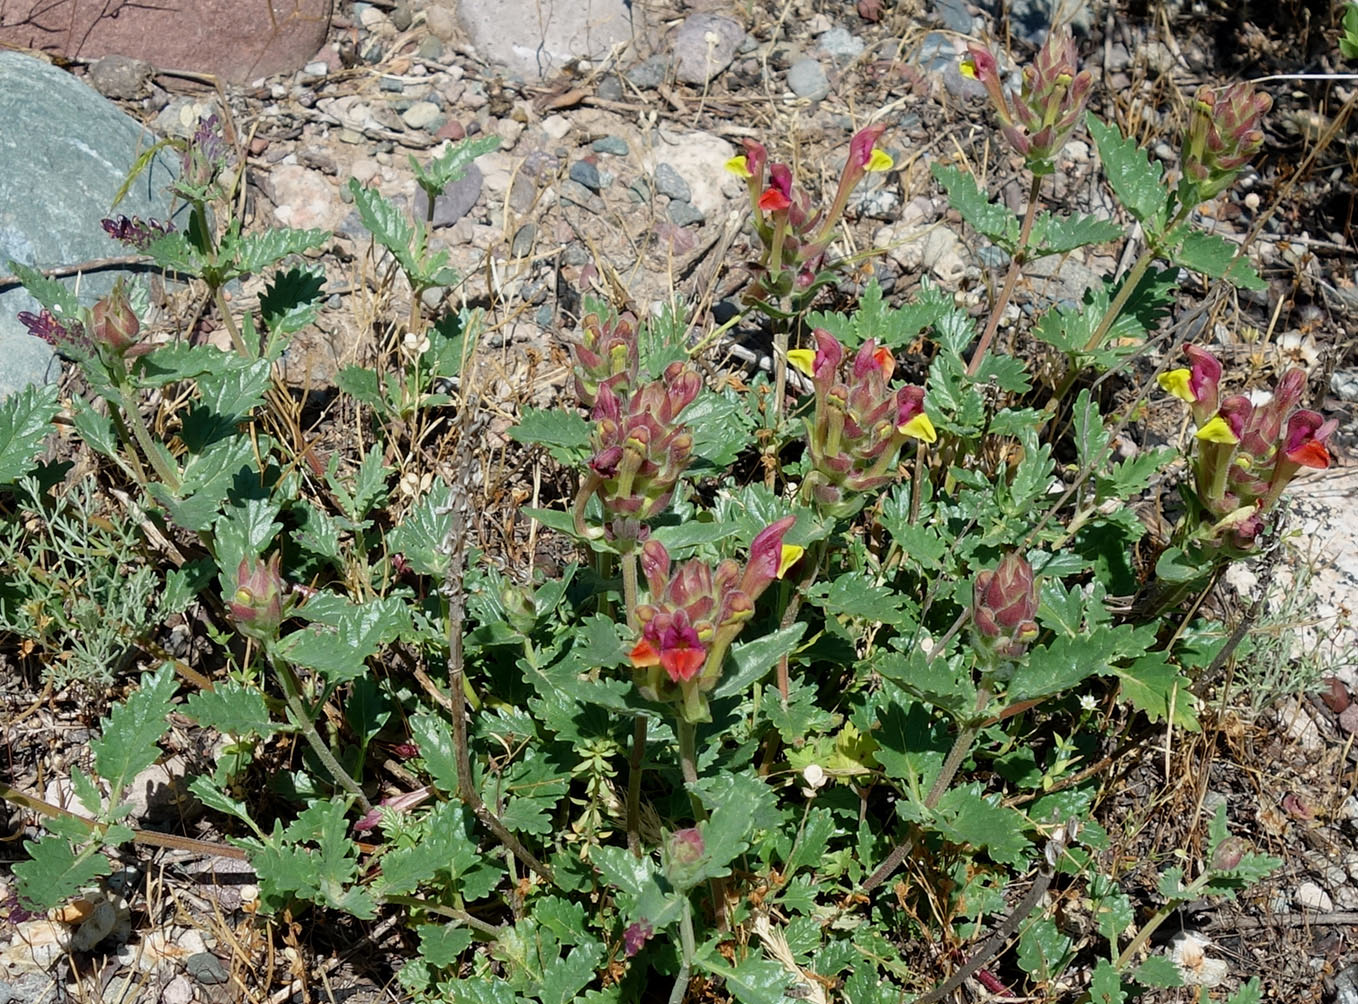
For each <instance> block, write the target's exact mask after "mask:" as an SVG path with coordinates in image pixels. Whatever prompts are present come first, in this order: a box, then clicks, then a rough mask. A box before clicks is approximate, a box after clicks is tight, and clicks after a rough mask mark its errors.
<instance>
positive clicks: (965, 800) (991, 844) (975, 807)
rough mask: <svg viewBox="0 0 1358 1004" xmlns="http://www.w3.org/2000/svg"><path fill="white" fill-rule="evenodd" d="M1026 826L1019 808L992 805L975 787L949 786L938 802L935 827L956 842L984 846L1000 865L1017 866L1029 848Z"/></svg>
mask: <svg viewBox="0 0 1358 1004" xmlns="http://www.w3.org/2000/svg"><path fill="white" fill-rule="evenodd" d="M995 797H996V798H998V796H995ZM1025 825H1026V824H1025V820H1024V818H1023V815H1022V814H1021V813H1019V812H1018V811H1017V810H1015V809H1009V808H1006V807H1005V806H1002V805H996V804H993V803H992V802H991V801H990V800H989V799H987V798H984V797H982V795H981V794H980V788H979V786H972V787H968V788H952V789H949V791H948V793H947V794H946V795H944V796H943V799H942V800H941V801H940V802H939V804H938V820H937V821H936V822H935V823H934V829H936V830H937V831H938V832H939V833H941V834H942V835H943V836H944V837H945V838H946V839H948V840H950V841H952V842H953V843H955V844H970V845H972V846H974V847H976V848H977V849H981V848H985V849H986V850H987V851H989V853H990V857H991V859H992V860H994V861H997V862H999V863H1000V864H1005V865H1018V864H1020V863H1021V862H1022V861H1023V860H1024V851H1026V850H1027V849H1028V847H1029V841H1028V838H1027V837H1025V836H1024V835H1023V830H1024V827H1025Z"/></svg>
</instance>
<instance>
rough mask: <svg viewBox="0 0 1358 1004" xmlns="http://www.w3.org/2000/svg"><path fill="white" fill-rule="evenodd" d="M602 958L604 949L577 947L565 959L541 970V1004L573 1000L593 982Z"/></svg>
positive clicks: (564, 1002)
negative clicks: (586, 985)
mask: <svg viewBox="0 0 1358 1004" xmlns="http://www.w3.org/2000/svg"><path fill="white" fill-rule="evenodd" d="M603 954H604V947H603V945H601V944H599V943H597V942H595V943H592V944H588V945H576V946H575V947H574V948H572V949H571V950H570V951H569V952H567V953H566V957H565V958H564V959H557V960H556V961H554V962H553V963H551V964H550V965H548V966H546V967H544V969H543V973H542V987H541V989H540V990H539V991H538V998H539V999H540V1000H541V1001H542V1004H567V1002H568V1001H573V1000H575V999H576V996H577V995H578V994H579V993H580V991H581V990H583V989H584V988H585V984H587V983H588V982H589V981H590V980H592V979H594V974H595V970H596V969H598V967H599V962H600V960H602V958H603Z"/></svg>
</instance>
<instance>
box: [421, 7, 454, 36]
mask: <svg viewBox="0 0 1358 1004" xmlns="http://www.w3.org/2000/svg"><path fill="white" fill-rule="evenodd" d="M424 23H425V26H426V27H428V29H429V30H430V32H432V33H433V35H434V37H435V38H437V39H440V40H441V41H444V42H451V41H452V40H453V39H454V38H455V37H456V36H457V32H458V27H457V9H456V7H454V6H449V5H445V4H441V3H433V4H430V5H429V7H428V8H427V9H426V10H425V12H424Z"/></svg>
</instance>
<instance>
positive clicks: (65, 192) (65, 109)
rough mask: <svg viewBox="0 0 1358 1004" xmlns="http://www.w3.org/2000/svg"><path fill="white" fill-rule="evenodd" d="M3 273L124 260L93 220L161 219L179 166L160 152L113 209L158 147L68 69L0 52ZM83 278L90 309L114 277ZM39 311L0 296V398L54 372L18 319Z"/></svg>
mask: <svg viewBox="0 0 1358 1004" xmlns="http://www.w3.org/2000/svg"><path fill="white" fill-rule="evenodd" d="M0 122H3V123H4V127H3V128H0V273H8V272H9V266H8V262H9V260H10V259H14V260H15V261H18V262H21V263H22V264H25V265H31V266H33V267H35V268H52V267H55V266H58V265H73V264H77V263H79V262H85V261H91V260H93V259H97V258H106V257H110V256H114V255H121V254H126V253H128V252H127V249H126V248H124V247H123V246H122V245H121V244H118V243H116V242H114V241H112V240H110V239H109V237H108V235H107V234H105V233H104V231H103V229H102V228H101V227H100V226H99V221H100V220H101V219H103V218H104V217H106V216H109V215H110V214H113V213H117V214H122V215H125V216H140V217H142V218H143V219H145V218H148V217H154V218H156V219H164V218H165V216H166V214H167V210H168V208H169V205H170V197H169V194H168V192H167V188H168V186H169V185H170V183H171V182H172V181H173V179H174V176H175V173H176V171H177V164H175V163H173V162H172V160H171V158H169V157H165V156H157V157H156V158H155V160H154V161H153V162H152V164H151V165H150V167H149V169H148V170H147V171H145V172H144V173H143V174H142V175H140V176H139V177H138V178H137V180H136V182H135V183H134V184H133V186H132V189H131V191H130V192H129V193H128V196H127V198H125V199H124V200H123V201H122V202H121V203H119V205H118V207H117V208H116V209H114V208H113V198H114V195H115V194H116V193H117V191H118V189H119V188H120V187H121V186H122V184H123V182H124V180H125V179H126V178H127V175H128V172H129V170H130V169H131V167H132V164H133V163H134V162H135V161H136V159H137V157H138V155H139V154H141V153H142V152H143V151H145V150H146V149H147V148H148V147H149V146H151V145H152V143H153V142H154V137H153V136H151V134H150V133H148V132H147V131H146V130H145V129H143V128H142V126H141V125H140V124H139V123H138V122H137V121H136V120H134V119H132V118H130V117H129V116H127V115H125V114H124V113H123V112H122V111H120V110H119V109H118V107H117V106H116V105H114V104H113V103H112V102H110V101H109V100H108V99H107V98H104V97H102V96H100V95H99V94H97V93H95V91H94V90H92V89H91V88H90V87H88V86H86V85H85V84H84V83H82V82H81V81H80V80H77V79H76V78H75V77H73V76H71V75H70V74H69V73H67V72H65V71H64V70H60V69H57V68H56V67H55V66H52V65H51V64H49V63H46V62H43V61H42V60H40V59H34V58H33V57H31V56H25V55H22V54H20V53H17V52H3V51H0ZM120 274H126V273H119V272H116V271H111V270H110V271H104V272H92V273H90V274H89V275H84V276H81V277H80V281H79V283H78V284H77V283H75V281H74V280H68V282H69V284H70V285H72V287H73V288H74V287H76V286H77V285H78V289H79V295H80V300H81V302H82V303H84V304H87V305H88V304H92V303H94V301H95V300H97V299H98V298H99V297H101V296H103V295H104V294H105V293H107V292H108V291H109V290H110V289H111V288H112V287H113V283H114V280H115V279H116V278H117V277H118V276H119V275H120ZM39 309H40V307H39V305H38V304H37V303H36V302H35V301H34V300H33V298H32V297H30V296H29V295H28V293H27V292H25V291H24V290H23V289H22V288H21V287H12V288H8V289H3V290H0V397H3V396H5V395H6V394H8V393H10V392H11V391H13V390H17V389H18V388H20V387H22V386H24V385H25V384H27V383H31V382H41V381H43V380H45V379H50V378H51V377H53V376H55V375H56V372H57V367H55V366H54V365H52V364H51V362H52V355H51V350H50V349H49V348H48V347H47V346H46V345H45V344H44V343H43V342H41V341H39V340H38V339H36V338H34V337H33V336H32V335H30V334H29V333H28V331H27V329H26V328H24V326H23V325H21V324H20V323H19V321H18V318H17V317H16V315H17V314H18V312H19V311H21V310H27V311H32V312H35V313H36V312H37V311H38V310H39Z"/></svg>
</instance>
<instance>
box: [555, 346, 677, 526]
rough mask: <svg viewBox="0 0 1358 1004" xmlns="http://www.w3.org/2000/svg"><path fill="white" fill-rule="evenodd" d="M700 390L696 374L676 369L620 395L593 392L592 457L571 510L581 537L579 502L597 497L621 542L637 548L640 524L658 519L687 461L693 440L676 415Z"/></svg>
mask: <svg viewBox="0 0 1358 1004" xmlns="http://www.w3.org/2000/svg"><path fill="white" fill-rule="evenodd" d="M702 387H703V381H702V377H700V376H699V375H698V373H697V371H696V370H694V369H693V368H692V367H691V366H688V365H687V364H685V363H681V362H674V363H670V365H669V366H668V367H666V369H665V372H664V374H663V375H662V376H661V378H660V379H659V380H653V381H651V382H650V383H645V384H642V385H641V386H640V387H637V388H636V389H635V390H631V391H629V392H627V393H626V395H625V396H623V395H619V394H618V393H616V392H615V391H614V390H613V388H612V387H611V386H609V384H607V383H602V384H599V385H598V392H597V394H596V395H595V398H594V408H593V410H592V412H591V417H592V418H593V419H594V450H595V452H594V456H593V457H591V458H590V461H589V470H590V477H589V478H587V479H586V482H585V484H584V485H583V486H582V488H581V493H580V497H579V499H577V502H576V508H575V515H576V530H577V531H578V532H579V533H580V534H581V535H582V536H584V535H588V531H586V530H585V527H584V503H585V501H586V500H587V499H588V497H589V496H590V495H598V497H599V501H600V503H602V505H603V508H604V518H605V522H606V523H607V524H608V525H609V527H610V529H611V531H612V533H613V536H614V539H616V540H617V541H619V542H627V541H630V542H635V541H637V540H638V539H640V536H641V524H642V523H644V522H645V521H646V520H648V519H650V518H651V517H653V516H655V515H657V514H658V513H661V512H664V510H665V508H666V507H667V506H668V505H669V504H670V498H671V496H673V494H674V486H675V485H676V484H677V483H678V481H679V478H680V476H681V475H682V474H683V473H684V469H685V468H687V467H688V462H689V458H690V457H691V456H692V454H693V436H692V435H690V434H689V431H688V427H687V426H685V425H684V424H683V423H682V422H680V421H679V416H680V415H681V413H682V412H683V410H684V409H685V408H687V407H688V406H689V405H690V404H692V403H693V399H694V398H696V397H697V396H698V392H699V391H700V390H702Z"/></svg>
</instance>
